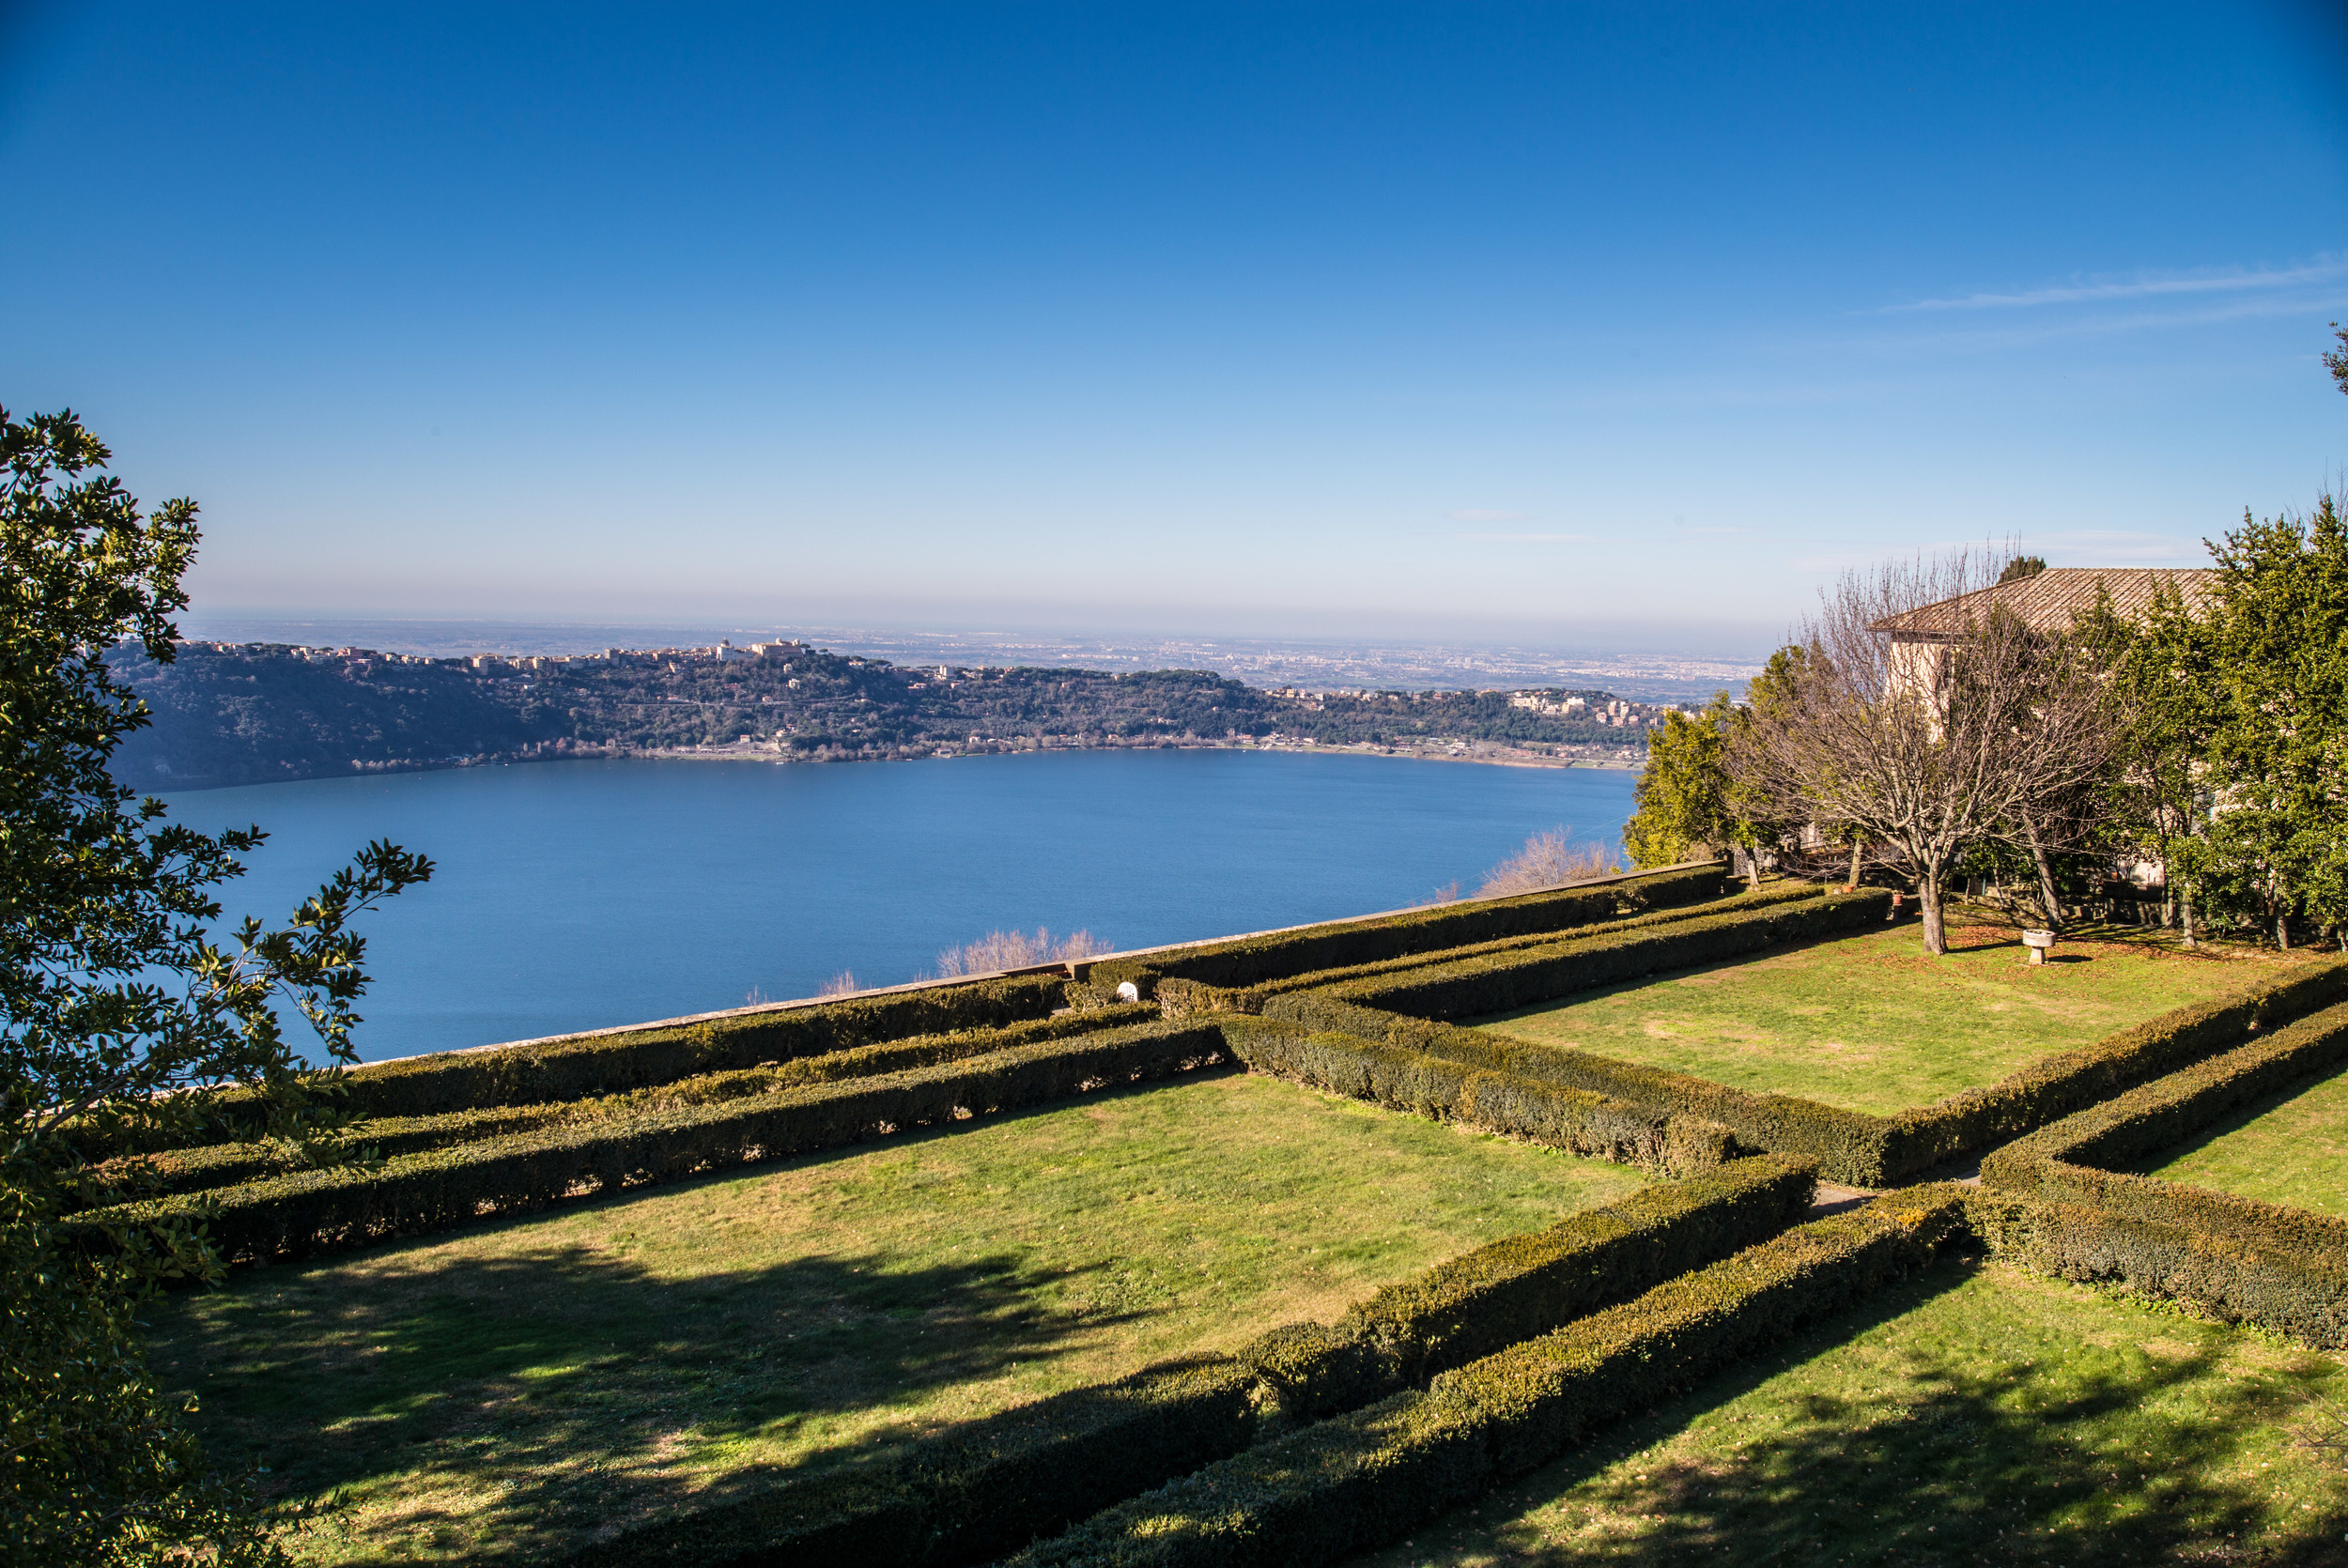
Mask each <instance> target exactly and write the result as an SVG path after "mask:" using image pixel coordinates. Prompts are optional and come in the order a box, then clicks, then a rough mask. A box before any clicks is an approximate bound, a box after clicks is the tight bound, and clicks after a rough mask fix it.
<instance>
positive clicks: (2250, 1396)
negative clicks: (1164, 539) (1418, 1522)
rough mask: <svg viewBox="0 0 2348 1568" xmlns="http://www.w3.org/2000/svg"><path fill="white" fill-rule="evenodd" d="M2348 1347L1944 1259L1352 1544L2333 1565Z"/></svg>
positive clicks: (1426, 1560) (1378, 1567) (1556, 1554)
mask: <svg viewBox="0 0 2348 1568" xmlns="http://www.w3.org/2000/svg"><path fill="white" fill-rule="evenodd" d="M2344 1413H2348V1360H2343V1359H2342V1358H2340V1357H2336V1356H2326V1355H2321V1354H2317V1353H2315V1352H2312V1351H2306V1350H2299V1349H2293V1348H2288V1347H2283V1346H2280V1345H2277V1344H2275V1343H2272V1342H2270V1341H2267V1340H2265V1339H2263V1338H2262V1337H2260V1336H2257V1335H2254V1334H2249V1333H2245V1332H2243V1331H2240V1330H2232V1329H2227V1328H2221V1327H2218V1326H2216V1325H2213V1324H2208V1323H2202V1322H2198V1321H2195V1320H2193V1319H2190V1318H2186V1317H2183V1316H2180V1315H2178V1314H2174V1313H2171V1312H2167V1311H2164V1310H2162V1309H2160V1308H2158V1307H2155V1306H2152V1305H2147V1304H2144V1303H2140V1302H2137V1301H2132V1300H2127V1299H2121V1298H2119V1297H2116V1296H2107V1295H2103V1294H2099V1293H2097V1292H2094V1291H2092V1290H2089V1289H2087V1288H2084V1287H2082V1286H2078V1285H2072V1284H2062V1283H2060V1282H2057V1281H2052V1280H2046V1279H2042V1278H2039V1277H2036V1276H2033V1275H2029V1274H2025V1273H2021V1272H2019V1271H2017V1270H2015V1269H2012V1268H2005V1267H2003V1266H2000V1265H1995V1264H1992V1265H1989V1266H1986V1267H1981V1266H1977V1265H1972V1264H1967V1263H1957V1264H1950V1265H1944V1266H1943V1267H1942V1268H1940V1269H1939V1270H1937V1271H1936V1272H1935V1273H1933V1274H1932V1275H1930V1276H1927V1277H1926V1278H1924V1279H1923V1280H1920V1281H1914V1282H1910V1283H1908V1284H1905V1285H1902V1286H1900V1287H1898V1288H1896V1289H1894V1290H1892V1291H1889V1292H1887V1293H1886V1294H1885V1295H1883V1296H1882V1297H1879V1298H1877V1299H1876V1300H1875V1301H1874V1302H1871V1303H1870V1304H1869V1306H1868V1307H1867V1308H1864V1309H1862V1310H1861V1311H1860V1312H1857V1313H1854V1314H1848V1315H1846V1316H1845V1317H1843V1318H1841V1319H1838V1320H1836V1321H1834V1322H1832V1323H1830V1324H1827V1325H1825V1326H1824V1327H1822V1328H1821V1329H1820V1330H1818V1331H1816V1332H1814V1333H1812V1334H1809V1335H1807V1336H1805V1337H1803V1338H1801V1339H1799V1340H1797V1341H1795V1342H1793V1343H1792V1344H1790V1345H1787V1346H1785V1347H1784V1349H1783V1350H1782V1351H1781V1352H1780V1353H1778V1354H1776V1355H1772V1356H1767V1357H1763V1358H1761V1359H1760V1360H1757V1361H1755V1362H1753V1363H1751V1364H1749V1365H1747V1366H1745V1367H1741V1368H1738V1370H1736V1371H1734V1372H1732V1373H1729V1374H1726V1375H1724V1376H1721V1377H1718V1378H1715V1379H1713V1380H1712V1381H1711V1382H1709V1383H1707V1384H1706V1385H1704V1386H1702V1387H1699V1388H1697V1389H1696V1390H1694V1391H1691V1393H1689V1394H1687V1395H1685V1396H1683V1397H1682V1398H1679V1399H1677V1400H1675V1401H1673V1402H1672V1403H1671V1404H1669V1405H1666V1406H1664V1407H1661V1408H1660V1409H1658V1410H1655V1411H1653V1412H1650V1413H1649V1414H1647V1415H1645V1416H1642V1417H1639V1418H1637V1419H1636V1420H1634V1421H1632V1422H1628V1423H1626V1424H1625V1425H1623V1426H1622V1427H1619V1428H1617V1429H1615V1430H1614V1432H1612V1433H1610V1434H1608V1435H1606V1436H1605V1437H1604V1438H1602V1439H1601V1440H1600V1441H1599V1442H1596V1443H1593V1444H1590V1445H1588V1446H1587V1447H1585V1448H1584V1449H1583V1450H1582V1451H1580V1452H1578V1453H1575V1454H1573V1455H1570V1456H1568V1458H1567V1459H1565V1460H1563V1461H1560V1462H1559V1463H1557V1464H1554V1465H1552V1466H1550V1467H1549V1468H1546V1469H1544V1470H1541V1471H1539V1472H1537V1474H1535V1475H1533V1476H1531V1477H1529V1478H1527V1479H1526V1480H1524V1481H1523V1482H1521V1483H1517V1484H1514V1485H1511V1486H1507V1487H1504V1488H1503V1489H1501V1490H1500V1491H1499V1492H1497V1493H1495V1494H1494V1495H1493V1496H1492V1497H1491V1499H1489V1500H1487V1501H1486V1502H1484V1503H1483V1504H1481V1505H1479V1506H1477V1507H1475V1508H1471V1509H1463V1510H1460V1511H1459V1512H1458V1513H1455V1514H1451V1515H1449V1516H1447V1517H1446V1518H1444V1519H1442V1520H1439V1521H1437V1522H1436V1523H1435V1524H1434V1525H1431V1526H1429V1527H1428V1528H1427V1529H1425V1530H1421V1531H1419V1533H1418V1535H1417V1536H1416V1537H1415V1538H1414V1539H1413V1540H1412V1541H1409V1542H1406V1543H1403V1544H1401V1545H1398V1546H1396V1547H1394V1548H1392V1549H1390V1550H1388V1551H1386V1552H1383V1553H1380V1554H1377V1555H1374V1556H1372V1557H1369V1558H1367V1559H1364V1560H1362V1561H1363V1563H1364V1564H1365V1565H1366V1568H1367V1565H1374V1568H1404V1565H1410V1568H1419V1565H1429V1568H1431V1565H1437V1564H1440V1565H1443V1568H1483V1565H1486V1564H1493V1563H1498V1562H1502V1561H1509V1562H1533V1563H1544V1562H1546V1563H1565V1562H1568V1561H1570V1562H1574V1563H1612V1564H1620V1565H1625V1568H1646V1565H1652V1568H1665V1565H1667V1564H1668V1565H1673V1568H1676V1565H1678V1564H1681V1563H1687V1562H1696V1561H1704V1562H1713V1561H1718V1562H1734V1563H1738V1564H1745V1563H1784V1564H1804V1565H1808V1564H1817V1565H1821V1568H1823V1565H1826V1564H1842V1563H1850V1564H1861V1563H1876V1564H1885V1565H1891V1564H1899V1565H1902V1568H1907V1565H1914V1568H1941V1565H1946V1568H1955V1565H1957V1564H1973V1563H1983V1562H1992V1563H2017V1564H2047V1565H2053V1564H2063V1565H2070V1564H2097V1563H2111V1564H2135V1563H2150V1562H2177V1561H2192V1562H2202V1561H2224V1562H2262V1563H2278V1562H2286V1561H2288V1562H2294V1563H2295V1562H2306V1563H2313V1562H2319V1561H2320V1562H2338V1561H2340V1560H2343V1558H2348V1545H2343V1544H2342V1543H2343V1535H2342V1531H2343V1528H2344V1527H2343V1525H2342V1518H2343V1514H2348V1468H2343V1467H2344V1466H2348V1451H2343V1450H2342V1449H2341V1448H2340V1447H2338V1446H2332V1447H2328V1448H2321V1449H2318V1448H2310V1447H2309V1446H2306V1445H2307V1443H2308V1441H2309V1439H2311V1438H2312V1439H2319V1440H2320V1439H2324V1438H2331V1439H2335V1440H2337V1439H2340V1438H2343V1437H2348V1423H2344V1422H2343V1415H2344Z"/></svg>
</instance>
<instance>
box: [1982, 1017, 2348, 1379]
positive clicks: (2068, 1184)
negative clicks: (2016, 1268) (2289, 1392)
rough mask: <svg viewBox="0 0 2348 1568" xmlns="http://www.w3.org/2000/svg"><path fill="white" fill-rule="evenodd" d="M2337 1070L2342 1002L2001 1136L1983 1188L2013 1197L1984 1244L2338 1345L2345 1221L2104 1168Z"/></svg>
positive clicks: (2347, 1253) (2345, 1043)
mask: <svg viewBox="0 0 2348 1568" xmlns="http://www.w3.org/2000/svg"><path fill="white" fill-rule="evenodd" d="M2343 1066H2348V1004H2341V1005H2339V1006H2335V1007H2328V1008H2326V1009H2325V1010H2324V1011H2323V1012H2320V1013H2317V1014H2315V1015H2313V1016H2312V1017H2309V1018H2305V1019H2302V1020H2300V1021H2299V1022H2296V1023H2294V1024H2291V1025H2289V1026H2287V1027H2284V1028H2281V1029H2278V1030H2276V1031H2275V1032H2274V1033H2273V1034H2272V1035H2270V1036H2268V1037H2266V1038H2263V1039H2260V1040H2257V1041H2254V1042H2253V1043H2251V1044H2249V1045H2246V1046H2243V1047H2241V1048H2240V1049H2238V1050H2235V1051H2230V1052H2228V1053H2226V1054H2224V1055H2222V1056H2219V1057H2217V1058H2216V1059H2214V1060H2211V1061H2207V1062H2203V1063H2201V1064H2200V1065H2198V1066H2195V1067H2190V1068H2186V1069H2184V1070H2183V1071H2181V1072H2176V1073H2172V1074H2170V1076H2168V1077H2166V1078H2163V1079H2160V1080H2159V1081H2157V1082H2155V1083H2152V1084H2145V1085H2144V1086H2142V1087H2141V1088H2138V1089H2134V1090H2131V1091H2130V1092H2128V1093H2127V1094H2124V1095H2122V1096H2121V1097H2120V1098H2118V1099H2114V1100H2112V1101H2111V1102H2110V1103H2109V1104H2105V1105H2099V1106H2096V1107H2094V1108H2093V1109H2092V1110H2088V1111H2083V1112H2080V1113H2079V1114H2078V1115H2073V1116H2069V1117H2066V1118H2064V1119H2063V1120H2062V1121H2059V1122H2057V1123H2055V1124H2054V1125H2053V1126H2051V1127H2048V1128H2046V1129H2044V1130H2040V1131H2038V1132H2036V1133H2033V1134H2032V1135H2031V1136H2030V1137H2027V1138H2024V1139H2021V1140H2019V1141H2018V1142H2016V1143H2013V1144H2009V1145H2006V1146H2005V1147H2004V1148H2001V1149H2000V1150H1998V1151H1997V1152H1996V1153H1994V1154H1992V1155H1990V1156H1989V1157H1988V1158H1987V1159H1986V1160H1984V1161H1982V1171H1981V1176H1982V1185H1983V1187H1984V1188H1985V1191H1987V1193H1989V1194H1991V1195H1993V1196H1999V1197H2005V1198H2008V1199H2012V1200H2017V1201H2016V1202H2015V1203H2014V1204H2013V1206H2012V1207H2010V1208H2009V1209H2007V1210H2006V1211H2005V1213H2004V1214H2003V1215H2002V1217H2001V1222H2000V1223H1998V1224H1996V1225H1994V1226H1992V1227H1988V1228H1989V1230H1990V1234H1991V1237H1992V1239H1993V1240H1994V1241H1995V1242H1997V1243H1998V1244H1999V1245H2000V1247H2002V1248H2005V1249H2007V1250H2010V1251H2012V1252H2015V1253H2017V1254H2018V1255H2019V1256H2020V1257H2021V1258H2022V1260H2023V1261H2025V1262H2027V1263H2029V1264H2031V1266H2032V1267H2035V1268H2041V1269H2044V1270H2046V1271H2047V1272H2049V1273H2053V1274H2058V1275H2061V1276H2062V1277H2064V1278H2066V1279H2117V1280H2121V1281H2123V1282H2124V1283H2125V1284H2129V1285H2132V1286H2134V1287H2136V1288H2138V1289H2140V1290H2148V1291H2152V1292H2154V1293H2155V1294H2158V1295H2163V1296H2175V1297H2181V1298H2184V1299H2189V1300H2193V1301H2196V1302H2199V1303H2201V1305H2203V1306H2205V1307H2207V1308H2209V1309H2210V1310H2212V1311H2214V1312H2217V1314H2221V1315H2223V1316H2225V1317H2228V1318H2230V1319H2247V1320H2248V1321H2252V1322H2256V1323H2260V1324H2263V1325H2264V1326H2266V1327H2268V1328H2271V1329H2277V1330H2281V1331H2283V1332H2286V1333H2290V1334H2294V1335H2296V1336H2298V1337H2300V1338H2302V1339H2306V1340H2309V1341H2310V1342H2312V1343H2314V1344H2317V1345H2325V1346H2328V1347H2332V1348H2340V1347H2344V1346H2348V1221H2343V1220H2340V1219H2335V1218H2333V1217H2331V1216H2329V1215H2324V1214H2317V1213H2313V1212H2311V1211H2309V1210H2308V1209H2303V1208H2294V1207H2285V1206H2282V1205H2278V1204H2268V1203H2261V1202H2259V1201H2258V1200H2257V1199H2254V1198H2244V1197H2237V1196H2235V1195H2234V1194H2232V1193H2231V1192H2218V1191H2211V1190H2209V1189H2207V1188H2202V1187H2195V1186H2192V1185H2190V1184H2189V1183H2186V1182H2180V1181H2164V1180H2161V1179H2158V1178H2156V1177H2153V1176H2137V1175H2130V1174H2126V1173H2124V1172H2122V1171H2116V1170H2114V1169H2112V1168H2111V1167H2113V1166H2120V1165H2129V1164H2135V1163H2138V1162H2139V1161H2144V1160H2146V1159H2148V1158H2150V1157H2152V1156H2153V1155H2155V1154H2156V1153H2158V1152H2159V1151H2161V1150H2164V1149H2167V1148H2170V1147H2171V1146H2173V1145H2176V1144H2178V1143H2179V1142H2181V1141H2183V1140H2184V1139H2186V1138H2189V1137H2191V1136H2192V1135H2193V1134H2194V1133H2196V1132H2199V1131H2201V1130H2204V1129H2206V1128H2209V1127H2212V1126H2215V1125H2216V1124H2217V1123H2219V1122H2221V1121H2223V1120H2225V1119H2226V1118H2227V1117H2229V1116H2231V1115H2234V1114H2235V1113H2237V1112H2239V1111H2242V1110H2244V1109H2246V1108H2248V1107H2249V1106H2252V1105H2254V1104H2256V1103H2257V1102H2258V1101H2260V1100H2262V1099H2266V1098H2268V1097H2270V1096H2272V1095H2274V1094H2276V1093H2278V1092H2279V1091H2284V1090H2288V1089H2291V1088H2293V1087H2294V1086H2297V1085H2301V1084H2308V1083H2310V1082H2313V1081H2315V1080H2317V1079H2320V1078H2322V1077H2324V1076H2326V1075H2329V1074H2331V1073H2335V1072H2338V1071H2339V1070H2340V1069H2341V1068H2342V1067H2343Z"/></svg>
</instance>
